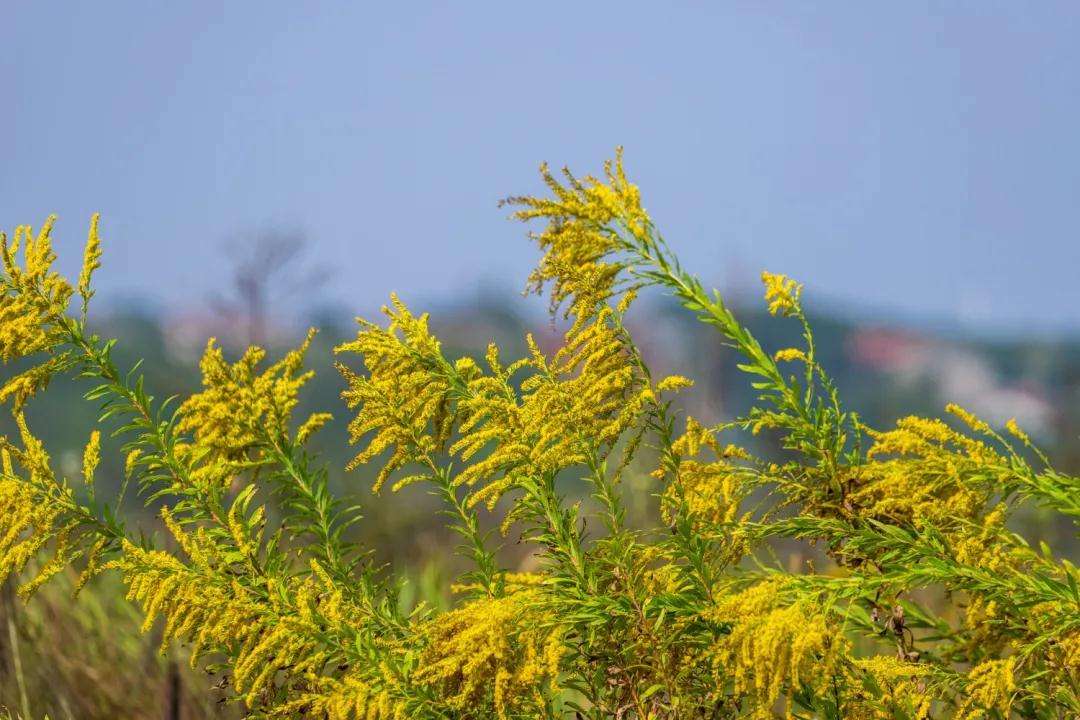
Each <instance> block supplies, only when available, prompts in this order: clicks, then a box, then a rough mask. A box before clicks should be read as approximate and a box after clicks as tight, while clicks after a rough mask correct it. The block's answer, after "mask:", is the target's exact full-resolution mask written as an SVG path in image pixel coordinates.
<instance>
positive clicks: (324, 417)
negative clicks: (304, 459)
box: [296, 413, 334, 445]
mask: <svg viewBox="0 0 1080 720" xmlns="http://www.w3.org/2000/svg"><path fill="white" fill-rule="evenodd" d="M333 419H334V416H333V415H331V414H330V413H312V414H311V416H310V417H309V418H308V419H307V420H305V421H304V424H303V425H301V426H300V428H299V429H298V430H297V431H296V442H297V443H299V444H301V445H303V444H305V443H306V442H307V441H308V440H309V439H310V438H311V436H312V435H314V434H315V433H317V432H318V431H319V430H321V429H322V428H323V426H324V425H326V423H328V422H330V421H331V420H333Z"/></svg>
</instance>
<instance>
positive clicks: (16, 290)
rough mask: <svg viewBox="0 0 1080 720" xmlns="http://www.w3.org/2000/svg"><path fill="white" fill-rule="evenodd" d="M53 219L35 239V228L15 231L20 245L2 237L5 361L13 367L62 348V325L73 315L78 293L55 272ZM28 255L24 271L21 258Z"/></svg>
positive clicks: (0, 347) (0, 339)
mask: <svg viewBox="0 0 1080 720" xmlns="http://www.w3.org/2000/svg"><path fill="white" fill-rule="evenodd" d="M55 222H56V217H55V216H50V217H49V219H48V220H46V221H45V224H44V225H43V226H42V227H41V230H40V231H38V233H37V234H36V235H35V234H34V231H33V229H32V228H31V227H30V226H29V225H22V226H19V227H18V228H16V229H15V236H14V239H13V240H12V241H11V242H10V244H9V242H8V238H7V235H5V234H3V233H0V259H2V260H3V264H4V273H3V279H2V285H0V289H2V292H0V360H3V361H4V362H9V361H11V360H16V359H18V358H21V357H27V356H29V355H33V354H35V353H39V352H41V351H43V350H48V349H49V348H51V347H53V346H54V345H55V344H56V342H57V333H58V331H59V328H58V327H57V321H58V319H59V318H61V317H62V316H63V314H64V313H65V312H66V311H67V307H68V301H69V300H70V298H71V294H72V292H73V291H72V288H71V285H69V284H68V282H67V280H65V279H64V278H63V276H61V275H60V274H59V273H57V272H56V271H54V270H53V269H52V264H53V262H54V261H55V260H56V253H55V252H53V249H52V228H53V224H54V223H55ZM20 248H22V250H23V264H22V265H21V266H20V265H19V262H18V259H17V253H18V251H19V249H20Z"/></svg>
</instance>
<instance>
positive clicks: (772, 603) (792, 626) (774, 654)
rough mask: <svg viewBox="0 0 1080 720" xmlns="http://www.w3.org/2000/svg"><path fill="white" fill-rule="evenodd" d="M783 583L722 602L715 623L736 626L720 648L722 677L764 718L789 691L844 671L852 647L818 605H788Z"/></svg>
mask: <svg viewBox="0 0 1080 720" xmlns="http://www.w3.org/2000/svg"><path fill="white" fill-rule="evenodd" d="M782 591H783V582H782V581H762V582H758V583H756V584H754V585H751V586H750V587H749V588H747V589H746V590H743V591H741V592H738V593H736V594H734V595H731V596H728V597H726V598H723V599H721V600H720V601H719V602H718V603H717V605H716V607H715V608H714V609H713V610H712V612H711V615H712V617H713V618H714V619H715V620H717V621H719V622H729V623H731V625H732V629H731V632H730V634H728V635H724V636H721V638H720V640H719V641H718V642H717V644H716V647H715V648H714V652H715V661H716V668H717V671H718V672H719V673H721V674H727V675H730V676H731V677H732V679H733V681H734V684H735V692H736V693H739V694H746V695H747V697H748V699H749V700H750V702H751V703H752V706H753V707H755V708H756V710H757V711H758V714H759V715H761V716H762V717H772V715H771V712H770V711H771V708H772V706H773V704H774V703H775V702H776V701H777V699H778V698H780V696H781V694H782V693H783V692H784V690H785V688H787V689H788V692H789V693H794V692H796V691H797V690H798V688H799V686H800V684H806V685H810V686H823V685H824V684H827V683H828V682H830V681H831V680H832V677H833V675H834V673H836V672H837V671H838V663H839V661H840V660H841V659H842V658H843V656H844V654H845V647H846V641H845V640H844V638H843V636H842V635H841V633H840V632H839V631H838V630H837V629H836V628H832V627H830V624H829V622H828V619H827V617H826V616H825V614H824V613H823V612H822V610H821V609H820V608H819V607H817V606H816V605H815V604H814V603H812V602H809V601H807V600H798V601H796V602H794V603H792V604H788V605H784V604H783V601H782V598H783V592H782Z"/></svg>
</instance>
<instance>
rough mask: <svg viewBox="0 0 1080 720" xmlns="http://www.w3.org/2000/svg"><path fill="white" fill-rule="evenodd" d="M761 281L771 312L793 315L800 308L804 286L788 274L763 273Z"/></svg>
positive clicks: (773, 313)
mask: <svg viewBox="0 0 1080 720" xmlns="http://www.w3.org/2000/svg"><path fill="white" fill-rule="evenodd" d="M761 283H762V284H763V285H764V286H765V300H766V301H767V302H768V303H769V314H771V315H791V314H793V313H795V312H798V310H799V298H800V296H801V295H802V288H803V286H802V285H801V284H800V283H797V282H795V281H794V280H792V279H791V278H789V277H788V276H786V275H776V274H774V273H770V272H764V271H762V273H761Z"/></svg>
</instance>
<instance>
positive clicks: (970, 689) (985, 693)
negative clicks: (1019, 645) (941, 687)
mask: <svg viewBox="0 0 1080 720" xmlns="http://www.w3.org/2000/svg"><path fill="white" fill-rule="evenodd" d="M1015 669H1016V657H1015V656H1013V657H1009V658H1005V659H1003V660H987V661H985V662H982V663H980V664H979V665H976V666H975V667H973V668H971V670H970V671H968V674H967V694H968V699H967V701H966V703H965V707H964V708H962V713H963V712H964V711H968V712H970V711H971V710H973V709H975V708H978V709H980V710H996V711H997V712H999V713H1001V715H1002V716H1003V717H1008V716H1009V709H1010V708H1011V707H1012V695H1013V693H1014V692H1016V679H1015V677H1014V671H1015ZM977 716H978V715H975V714H971V715H963V717H977Z"/></svg>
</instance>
